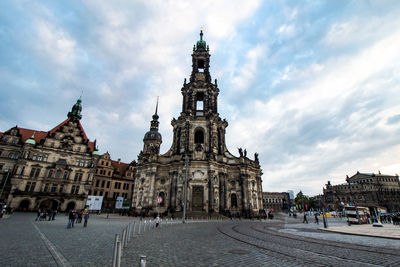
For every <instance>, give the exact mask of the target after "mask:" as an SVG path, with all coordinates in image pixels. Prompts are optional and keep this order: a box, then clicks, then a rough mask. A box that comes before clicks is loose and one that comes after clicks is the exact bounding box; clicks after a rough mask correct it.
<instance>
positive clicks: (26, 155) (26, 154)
mask: <svg viewBox="0 0 400 267" xmlns="http://www.w3.org/2000/svg"><path fill="white" fill-rule="evenodd" d="M28 157H29V151H26V152H25V156H24V158H26V159H27V158H28Z"/></svg>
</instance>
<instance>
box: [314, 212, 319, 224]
mask: <svg viewBox="0 0 400 267" xmlns="http://www.w3.org/2000/svg"><path fill="white" fill-rule="evenodd" d="M314 216H315V223H316V224H319V221H318V214H317V213H315V214H314Z"/></svg>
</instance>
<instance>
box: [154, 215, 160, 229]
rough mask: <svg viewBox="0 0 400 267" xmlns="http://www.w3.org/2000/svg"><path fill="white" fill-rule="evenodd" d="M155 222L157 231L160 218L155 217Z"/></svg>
mask: <svg viewBox="0 0 400 267" xmlns="http://www.w3.org/2000/svg"><path fill="white" fill-rule="evenodd" d="M155 222H156V229H158V225H160V216H159V215H157V217H156V219H155Z"/></svg>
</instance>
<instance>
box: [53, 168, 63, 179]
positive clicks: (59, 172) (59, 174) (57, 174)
mask: <svg viewBox="0 0 400 267" xmlns="http://www.w3.org/2000/svg"><path fill="white" fill-rule="evenodd" d="M61 175H62V171H61V170H57V171H56V176H55V178H57V179H59V178H61Z"/></svg>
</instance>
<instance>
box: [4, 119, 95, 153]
mask: <svg viewBox="0 0 400 267" xmlns="http://www.w3.org/2000/svg"><path fill="white" fill-rule="evenodd" d="M69 121H70V118H67V119H66V120H64V121H63V122H61V123H60V124H58V125H57V126H56V127H54V128H53V129H51V130H50V131H48V132H44V131H38V130H31V129H25V128H21V127H18V126H16V127H13V128H11V129H10V130H8V131H6V132H4V133H2V132H0V137H2V136H3V135H4V134H5V133H8V132H10V131H11V130H12V129H14V128H16V129H17V130H18V133H19V134H20V135H21V142H23V143H25V141H26V140H28V139H29V138H31V136H32V135H33V134H35V135H34V139H35V142H36V143H39V142H40V141H41V140H43V139H45V138H46V136H47V134H49V135H50V134H53V133H55V132H56V131H57V130H59V129H60V128H61V127H62V126H64V125H65V124H67V123H68V122H69ZM78 126H79V129H80V130H81V132H82V135H83V139H84V140H85V142H87V145H88V147H89V150H90V152H93V151H94V150H95V149H96V141H95V142H90V141H89V139H88V138H87V136H86V133H85V131H84V130H83V127H82V124H81V122H80V121H78Z"/></svg>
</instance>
